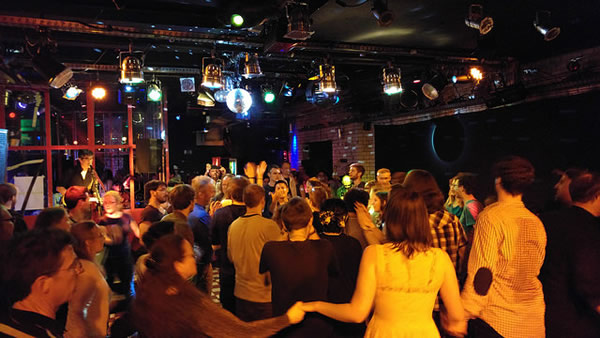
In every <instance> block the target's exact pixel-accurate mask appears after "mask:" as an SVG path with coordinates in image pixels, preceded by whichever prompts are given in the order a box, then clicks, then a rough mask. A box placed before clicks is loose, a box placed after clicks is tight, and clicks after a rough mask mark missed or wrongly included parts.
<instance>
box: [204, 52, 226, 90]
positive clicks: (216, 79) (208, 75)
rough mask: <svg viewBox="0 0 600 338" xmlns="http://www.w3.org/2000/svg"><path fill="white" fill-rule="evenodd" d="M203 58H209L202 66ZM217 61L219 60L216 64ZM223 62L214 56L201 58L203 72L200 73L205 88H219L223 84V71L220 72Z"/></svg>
mask: <svg viewBox="0 0 600 338" xmlns="http://www.w3.org/2000/svg"><path fill="white" fill-rule="evenodd" d="M205 60H210V62H212V63H209V64H208V65H206V67H205V66H204V62H205ZM217 62H221V64H218V63H217ZM223 64H224V62H223V60H221V59H217V58H215V57H204V58H202V69H203V71H204V73H203V74H202V84H201V85H202V86H203V87H206V88H211V89H216V88H221V87H222V86H223V83H222V81H223V73H222V65H223Z"/></svg>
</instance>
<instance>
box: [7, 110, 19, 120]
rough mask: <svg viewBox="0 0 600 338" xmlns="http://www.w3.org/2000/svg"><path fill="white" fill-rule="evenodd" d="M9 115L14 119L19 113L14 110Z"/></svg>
mask: <svg viewBox="0 0 600 338" xmlns="http://www.w3.org/2000/svg"><path fill="white" fill-rule="evenodd" d="M8 117H10V118H11V119H14V118H15V117H17V114H15V112H14V111H11V112H10V113H8Z"/></svg>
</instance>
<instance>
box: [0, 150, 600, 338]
mask: <svg viewBox="0 0 600 338" xmlns="http://www.w3.org/2000/svg"><path fill="white" fill-rule="evenodd" d="M86 160H87V159H86ZM89 166H90V164H88V163H85V165H84V166H82V167H89ZM364 174H365V168H364V167H363V166H362V165H361V164H360V163H353V164H351V165H350V166H349V168H348V177H347V178H346V179H345V180H342V182H336V181H335V180H330V179H329V178H328V176H327V175H326V174H325V172H319V174H318V175H317V176H316V177H313V178H307V179H301V178H298V177H296V176H295V175H294V172H293V170H292V169H291V165H290V164H289V163H287V162H284V163H283V164H281V165H275V164H273V165H267V164H266V163H265V162H261V163H259V164H255V163H248V164H247V165H246V166H245V168H244V175H243V176H242V175H240V176H235V175H232V174H228V173H227V172H226V171H225V170H223V169H222V168H219V167H213V166H210V165H209V166H207V168H206V173H205V175H200V176H196V177H194V178H193V179H191V180H190V182H189V183H190V184H185V183H180V182H177V183H176V184H168V183H166V182H162V181H158V180H151V181H149V182H147V183H146V184H145V187H144V195H145V199H146V201H147V205H146V207H145V208H144V210H143V211H142V213H141V216H140V217H138V218H139V219H137V222H136V219H134V217H133V216H132V214H130V213H128V212H124V211H123V210H122V205H123V201H122V200H121V196H120V194H119V193H117V192H113V191H109V192H107V193H106V194H105V195H104V196H103V208H104V213H103V216H102V217H101V218H99V219H93V218H94V216H93V215H92V213H91V209H92V208H91V206H90V202H89V193H88V191H87V189H86V187H84V186H78V185H74V186H71V187H69V188H68V189H65V191H64V204H65V206H64V207H52V208H47V209H44V210H43V211H42V212H41V213H40V214H39V215H38V216H37V219H36V222H35V224H34V226H33V229H31V230H28V229H27V227H26V226H25V227H24V222H23V223H22V219H20V218H19V217H20V216H19V215H18V213H15V212H14V211H12V210H11V209H12V208H13V207H14V199H15V198H14V196H15V195H16V190H15V189H14V186H12V185H11V184H8V183H5V184H1V185H0V214H1V216H2V219H1V222H2V223H0V224H1V225H2V226H1V228H0V230H1V233H0V241H1V242H2V243H1V249H2V252H1V255H2V257H1V260H0V261H1V265H0V266H1V268H0V274H1V277H2V285H1V286H2V294H1V296H2V302H1V306H2V311H1V315H0V333H1V334H0V335H2V334H3V335H5V336H12V337H22V336H34V337H61V336H65V337H106V336H113V337H128V336H131V335H135V334H138V335H139V336H141V337H238V336H244V335H246V336H252V337H267V336H272V335H276V336H281V337H311V336H314V337H362V336H367V337H400V336H401V337H439V336H445V337H463V336H469V337H544V336H547V337H600V264H599V263H600V246H598V245H597V242H598V241H600V224H599V223H598V216H600V174H598V173H596V172H592V171H588V170H585V169H569V170H567V171H565V172H561V173H560V174H561V178H560V180H559V181H558V183H557V184H556V186H555V189H556V200H557V201H558V202H559V203H560V207H558V208H555V210H552V211H547V212H542V213H539V214H534V213H533V212H531V211H530V210H529V209H528V208H527V207H526V206H525V204H524V203H523V194H524V193H525V192H526V190H527V188H528V187H529V186H530V185H532V184H533V183H534V180H535V171H534V168H533V165H532V164H531V163H530V162H529V161H528V160H527V159H524V158H521V157H516V156H510V157H505V158H502V159H500V160H498V161H497V162H495V164H494V165H493V167H492V169H491V176H492V177H493V180H494V181H493V184H494V188H495V194H494V196H489V197H486V198H485V199H483V201H484V202H483V203H481V202H480V201H479V200H478V199H477V197H476V196H477V194H478V184H479V181H478V177H477V176H476V175H474V174H471V173H458V174H457V175H456V176H455V177H453V178H452V179H450V181H449V186H448V188H449V192H448V195H447V196H444V193H443V192H442V189H441V188H440V187H439V185H438V181H437V180H436V178H435V177H434V175H432V174H431V173H430V172H428V171H426V170H422V169H414V170H410V171H408V172H406V173H404V172H391V171H390V170H389V169H386V168H381V169H379V170H378V171H377V173H376V179H375V180H373V181H370V182H366V181H364V180H363V175H364ZM84 179H85V177H84ZM215 273H218V277H217V275H215ZM215 280H218V283H217V284H218V286H217V287H215V283H214V282H213V281H215ZM211 293H216V294H218V303H216V302H215V301H213V298H212V297H211ZM111 313H113V315H111ZM115 313H116V315H115Z"/></svg>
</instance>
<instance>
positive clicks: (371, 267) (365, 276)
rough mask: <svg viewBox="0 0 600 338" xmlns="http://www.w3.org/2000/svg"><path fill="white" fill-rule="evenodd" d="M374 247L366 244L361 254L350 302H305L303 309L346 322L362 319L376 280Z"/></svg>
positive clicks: (367, 312)
mask: <svg viewBox="0 0 600 338" xmlns="http://www.w3.org/2000/svg"><path fill="white" fill-rule="evenodd" d="M376 255H377V254H376V247H375V246H368V247H367V248H366V249H365V251H364V253H363V256H362V260H361V262H360V268H359V271H358V279H357V281H356V289H355V290H354V295H353V296H352V300H351V301H350V303H346V304H332V303H327V302H310V303H305V304H304V306H303V309H304V310H305V311H307V312H309V311H310V312H313V311H316V312H319V313H321V314H323V315H325V316H327V317H330V318H333V319H336V320H339V321H342V322H348V323H360V322H362V321H364V320H365V319H366V318H367V316H368V315H369V312H371V308H372V307H373V301H374V299H375V290H376V286H377V280H376V277H375V262H376V260H377V258H376Z"/></svg>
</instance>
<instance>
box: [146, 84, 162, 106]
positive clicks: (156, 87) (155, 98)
mask: <svg viewBox="0 0 600 338" xmlns="http://www.w3.org/2000/svg"><path fill="white" fill-rule="evenodd" d="M147 89H148V101H151V102H159V101H160V100H161V99H162V89H161V88H160V81H158V80H152V82H151V83H150V84H149V85H148V88H147Z"/></svg>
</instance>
